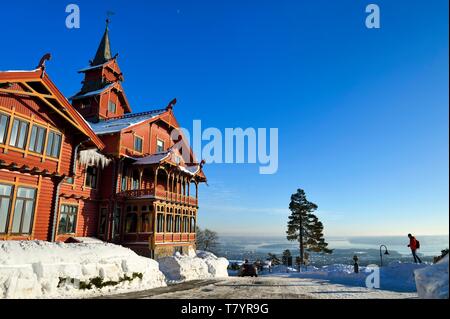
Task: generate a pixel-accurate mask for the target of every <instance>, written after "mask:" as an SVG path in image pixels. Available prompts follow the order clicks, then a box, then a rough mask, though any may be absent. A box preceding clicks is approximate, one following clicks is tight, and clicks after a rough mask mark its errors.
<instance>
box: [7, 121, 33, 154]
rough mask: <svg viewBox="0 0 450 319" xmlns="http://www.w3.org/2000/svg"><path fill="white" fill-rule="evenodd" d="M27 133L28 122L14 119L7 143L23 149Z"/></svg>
mask: <svg viewBox="0 0 450 319" xmlns="http://www.w3.org/2000/svg"><path fill="white" fill-rule="evenodd" d="M27 134H28V122H25V121H22V120H19V119H14V121H13V125H12V129H11V137H10V139H9V145H11V146H14V147H17V148H21V149H24V148H25V143H26V141H27Z"/></svg>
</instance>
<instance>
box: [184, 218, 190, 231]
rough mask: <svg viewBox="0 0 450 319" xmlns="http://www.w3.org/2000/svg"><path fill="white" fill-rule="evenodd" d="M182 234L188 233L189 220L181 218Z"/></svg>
mask: <svg viewBox="0 0 450 319" xmlns="http://www.w3.org/2000/svg"><path fill="white" fill-rule="evenodd" d="M183 233H189V218H188V217H187V216H183Z"/></svg>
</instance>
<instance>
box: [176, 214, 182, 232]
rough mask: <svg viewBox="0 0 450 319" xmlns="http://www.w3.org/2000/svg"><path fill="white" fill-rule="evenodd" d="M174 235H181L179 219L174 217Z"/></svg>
mask: <svg viewBox="0 0 450 319" xmlns="http://www.w3.org/2000/svg"><path fill="white" fill-rule="evenodd" d="M175 233H181V217H180V216H178V215H177V216H175Z"/></svg>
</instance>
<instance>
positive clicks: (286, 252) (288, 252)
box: [282, 249, 292, 266]
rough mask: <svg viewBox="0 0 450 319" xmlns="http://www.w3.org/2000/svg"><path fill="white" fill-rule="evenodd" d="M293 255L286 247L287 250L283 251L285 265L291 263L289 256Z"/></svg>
mask: <svg viewBox="0 0 450 319" xmlns="http://www.w3.org/2000/svg"><path fill="white" fill-rule="evenodd" d="M290 257H292V254H291V251H290V250H289V249H286V250H285V251H283V257H282V260H283V265H286V266H288V263H289V258H290Z"/></svg>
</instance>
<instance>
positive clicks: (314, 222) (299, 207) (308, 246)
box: [286, 189, 332, 265]
mask: <svg viewBox="0 0 450 319" xmlns="http://www.w3.org/2000/svg"><path fill="white" fill-rule="evenodd" d="M289 209H290V210H291V215H290V216H289V221H288V225H287V226H288V230H287V232H286V233H287V239H288V240H290V241H295V240H297V241H298V242H299V246H300V264H302V265H303V264H304V257H305V252H306V251H310V252H323V253H329V254H330V253H332V250H330V249H328V248H327V246H328V244H327V243H326V242H325V239H324V238H323V224H322V223H321V222H320V221H319V219H318V218H317V216H316V215H314V211H315V210H316V209H317V205H316V204H314V203H311V202H309V201H308V200H307V199H306V194H305V191H304V190H302V189H298V190H297V193H295V194H292V196H291V203H290V204H289Z"/></svg>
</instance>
